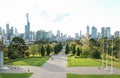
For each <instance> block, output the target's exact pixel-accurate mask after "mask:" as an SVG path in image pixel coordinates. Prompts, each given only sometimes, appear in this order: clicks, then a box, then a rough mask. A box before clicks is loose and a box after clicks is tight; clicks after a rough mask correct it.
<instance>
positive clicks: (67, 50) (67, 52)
mask: <svg viewBox="0 0 120 78" xmlns="http://www.w3.org/2000/svg"><path fill="white" fill-rule="evenodd" d="M65 54H69V46H68V44H67V45H66V50H65Z"/></svg>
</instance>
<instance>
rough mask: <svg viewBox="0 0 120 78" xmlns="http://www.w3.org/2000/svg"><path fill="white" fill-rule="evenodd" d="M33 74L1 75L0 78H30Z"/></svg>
mask: <svg viewBox="0 0 120 78" xmlns="http://www.w3.org/2000/svg"><path fill="white" fill-rule="evenodd" d="M31 75H32V73H19V74H18V73H0V78H29V77H30V76H31Z"/></svg>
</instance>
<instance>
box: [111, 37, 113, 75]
mask: <svg viewBox="0 0 120 78" xmlns="http://www.w3.org/2000/svg"><path fill="white" fill-rule="evenodd" d="M111 48H112V52H111V68H110V74H113V38H112V46H111Z"/></svg>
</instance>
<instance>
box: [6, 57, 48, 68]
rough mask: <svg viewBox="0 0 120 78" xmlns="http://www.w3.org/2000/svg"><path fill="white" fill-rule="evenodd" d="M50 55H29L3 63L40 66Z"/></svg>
mask: <svg viewBox="0 0 120 78" xmlns="http://www.w3.org/2000/svg"><path fill="white" fill-rule="evenodd" d="M49 58H50V56H45V57H34V58H33V57H31V58H26V59H21V60H17V61H12V62H9V63H6V64H5V65H15V66H41V65H43V64H44V63H45V62H46V61H47V60H48V59H49Z"/></svg>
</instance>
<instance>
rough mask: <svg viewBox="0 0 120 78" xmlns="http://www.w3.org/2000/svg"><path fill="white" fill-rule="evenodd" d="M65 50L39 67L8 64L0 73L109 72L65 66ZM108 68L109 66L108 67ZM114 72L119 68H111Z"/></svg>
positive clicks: (57, 76)
mask: <svg viewBox="0 0 120 78" xmlns="http://www.w3.org/2000/svg"><path fill="white" fill-rule="evenodd" d="M64 52H65V50H64V49H63V50H61V52H60V53H59V54H57V55H53V56H52V57H51V58H50V59H49V60H48V61H47V62H46V63H45V64H44V65H42V66H41V67H35V66H8V67H5V68H4V69H0V73H26V72H32V73H33V75H32V76H31V77H30V78H67V76H66V75H67V73H72V74H110V70H107V71H106V70H104V69H103V68H99V67H67V57H66V55H65V53H64ZM109 69H110V67H109ZM113 69H114V74H120V69H118V68H113Z"/></svg>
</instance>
